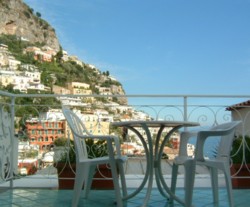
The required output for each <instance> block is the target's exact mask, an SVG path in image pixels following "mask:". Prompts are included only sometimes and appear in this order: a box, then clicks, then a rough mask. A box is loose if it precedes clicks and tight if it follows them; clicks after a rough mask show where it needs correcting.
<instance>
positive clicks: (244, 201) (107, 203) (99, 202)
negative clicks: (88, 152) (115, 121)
mask: <svg viewBox="0 0 250 207" xmlns="http://www.w3.org/2000/svg"><path fill="white" fill-rule="evenodd" d="M72 193H73V192H72V190H51V189H14V190H7V191H2V192H1V190H0V206H1V207H45V206H46V207H54V206H55V207H57V206H58V207H69V206H70V203H71V198H72ZM219 193H220V195H219V198H220V201H219V205H217V206H216V205H214V204H213V203H212V193H211V189H210V188H195V191H194V205H195V206H196V207H214V206H216V207H218V206H219V207H228V206H229V205H228V200H227V193H226V189H225V188H221V189H220V191H219ZM233 193H234V198H235V207H246V206H249V203H250V196H249V195H250V190H234V191H233ZM177 194H178V195H179V196H181V195H182V189H178V191H177ZM144 197H145V194H144V192H141V193H140V194H139V195H137V196H136V197H134V198H132V199H130V200H129V201H127V202H126V203H125V202H124V204H126V205H125V206H127V207H140V206H141V204H142V200H143V198H144ZM79 206H84V207H100V206H101V207H112V206H115V204H114V192H113V191H112V190H105V191H103V190H93V191H91V193H90V197H89V199H88V200H85V199H83V198H81V199H80V203H79ZM148 206H149V207H167V206H170V205H169V204H168V202H167V201H166V199H164V198H163V197H162V196H161V195H160V193H159V192H158V190H156V189H154V190H153V192H152V195H151V199H150V203H149V205H148ZM174 206H175V207H179V206H181V205H179V204H177V203H176V204H175V205H174Z"/></svg>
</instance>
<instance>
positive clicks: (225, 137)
mask: <svg viewBox="0 0 250 207" xmlns="http://www.w3.org/2000/svg"><path fill="white" fill-rule="evenodd" d="M240 123H241V121H232V122H228V123H224V124H220V125H217V126H215V127H212V128H211V131H217V132H220V131H221V132H222V134H221V137H220V142H219V146H218V148H217V152H216V158H217V159H220V158H229V157H230V152H231V148H232V143H233V140H234V138H235V130H236V127H237V126H238V125H239V124H240Z"/></svg>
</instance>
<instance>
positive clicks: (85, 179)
mask: <svg viewBox="0 0 250 207" xmlns="http://www.w3.org/2000/svg"><path fill="white" fill-rule="evenodd" d="M62 111H63V114H64V116H65V118H66V120H67V122H68V125H69V127H70V129H71V131H72V134H73V137H74V144H75V150H76V176H75V184H74V194H73V199H72V207H76V206H77V205H78V202H79V198H80V194H81V192H82V186H83V183H84V190H83V195H84V198H87V197H88V194H89V191H90V188H91V183H92V179H93V176H94V173H95V169H96V167H97V166H98V165H99V164H109V165H110V167H111V172H112V177H113V183H114V188H115V197H116V202H117V206H119V207H120V206H123V203H122V195H123V196H126V195H127V189H126V182H125V176H124V168H123V163H124V162H125V160H126V157H124V156H121V153H120V143H119V138H118V137H116V136H109V135H106V136H100V135H99V136H96V135H91V134H89V133H88V131H87V129H86V127H85V125H84V124H83V122H82V121H81V119H80V118H79V117H78V116H77V115H76V114H75V113H74V112H73V111H71V110H70V109H68V108H66V107H62ZM91 138H93V139H95V140H96V139H99V140H106V141H107V148H108V156H105V157H97V158H91V159H89V158H88V152H87V147H86V143H85V139H91ZM115 153H116V155H115ZM117 167H118V171H119V174H120V178H121V185H122V193H121V190H120V185H119V177H118V172H117Z"/></svg>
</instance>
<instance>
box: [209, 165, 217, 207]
mask: <svg viewBox="0 0 250 207" xmlns="http://www.w3.org/2000/svg"><path fill="white" fill-rule="evenodd" d="M210 174H211V186H212V190H213V199H214V203H216V204H217V203H218V202H219V191H218V170H217V168H210Z"/></svg>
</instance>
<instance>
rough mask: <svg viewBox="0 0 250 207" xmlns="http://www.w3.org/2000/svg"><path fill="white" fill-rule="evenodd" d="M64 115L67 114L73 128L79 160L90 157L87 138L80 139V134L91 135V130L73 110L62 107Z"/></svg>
mask: <svg viewBox="0 0 250 207" xmlns="http://www.w3.org/2000/svg"><path fill="white" fill-rule="evenodd" d="M62 112H63V115H64V116H65V118H66V120H67V123H68V125H69V127H70V129H71V132H72V134H73V137H74V144H75V150H76V158H77V160H79V159H80V158H81V159H88V151H87V146H86V143H85V139H80V138H79V137H80V136H84V135H85V136H86V137H87V136H89V135H90V134H89V132H88V130H87V129H86V127H85V125H84V124H83V122H82V120H81V119H80V118H79V116H77V115H76V114H75V113H74V112H73V111H72V110H70V109H68V108H66V107H62Z"/></svg>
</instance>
